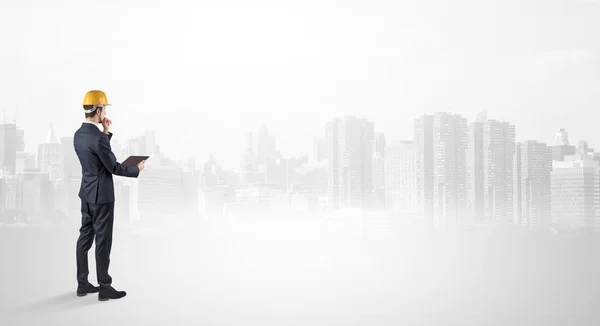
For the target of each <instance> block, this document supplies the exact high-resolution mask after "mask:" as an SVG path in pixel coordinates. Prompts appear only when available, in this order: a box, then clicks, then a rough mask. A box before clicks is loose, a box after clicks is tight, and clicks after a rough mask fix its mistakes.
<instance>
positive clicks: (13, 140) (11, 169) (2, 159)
mask: <svg viewBox="0 0 600 326" xmlns="http://www.w3.org/2000/svg"><path fill="white" fill-rule="evenodd" d="M18 147H20V141H19V140H18V137H17V125H16V124H0V170H3V169H4V170H6V171H7V172H8V173H15V168H16V166H15V165H16V159H17V148H18Z"/></svg>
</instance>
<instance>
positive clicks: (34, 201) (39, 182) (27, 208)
mask: <svg viewBox="0 0 600 326" xmlns="http://www.w3.org/2000/svg"><path fill="white" fill-rule="evenodd" d="M20 177H21V184H20V188H21V189H20V193H19V195H20V197H21V200H20V202H21V210H22V211H23V212H25V213H26V214H27V217H28V218H30V219H31V220H30V221H43V220H49V219H51V218H52V214H51V213H52V211H53V207H54V197H53V195H54V191H53V190H54V189H53V187H52V184H51V182H50V176H49V173H44V172H24V173H23V174H22V175H20Z"/></svg>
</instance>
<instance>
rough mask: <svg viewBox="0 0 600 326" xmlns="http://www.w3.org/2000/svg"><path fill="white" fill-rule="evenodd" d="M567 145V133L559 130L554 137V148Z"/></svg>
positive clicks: (562, 129) (561, 129)
mask: <svg viewBox="0 0 600 326" xmlns="http://www.w3.org/2000/svg"><path fill="white" fill-rule="evenodd" d="M568 145H570V144H569V133H568V132H567V131H566V130H565V129H564V128H560V129H559V130H558V132H557V133H556V136H555V137H554V146H568Z"/></svg>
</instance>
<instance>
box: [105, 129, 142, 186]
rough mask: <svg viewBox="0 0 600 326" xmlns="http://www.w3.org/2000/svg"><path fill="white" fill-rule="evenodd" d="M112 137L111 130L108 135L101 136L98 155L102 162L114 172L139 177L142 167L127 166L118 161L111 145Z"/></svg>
mask: <svg viewBox="0 0 600 326" xmlns="http://www.w3.org/2000/svg"><path fill="white" fill-rule="evenodd" d="M111 138H112V133H110V132H109V134H108V135H106V134H102V136H101V137H100V143H99V145H98V157H99V158H100V161H102V164H104V166H105V167H106V169H107V170H108V171H110V172H111V173H112V174H115V175H120V176H124V177H131V178H137V176H138V175H139V174H140V169H139V168H138V167H137V166H127V165H123V164H121V163H119V162H117V158H116V157H115V154H113V152H112V149H111V147H110V139H111Z"/></svg>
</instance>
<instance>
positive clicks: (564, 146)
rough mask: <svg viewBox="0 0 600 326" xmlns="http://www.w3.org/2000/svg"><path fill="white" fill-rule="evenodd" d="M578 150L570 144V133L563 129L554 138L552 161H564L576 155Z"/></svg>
mask: <svg viewBox="0 0 600 326" xmlns="http://www.w3.org/2000/svg"><path fill="white" fill-rule="evenodd" d="M576 152H577V148H575V146H572V145H571V144H569V133H568V132H567V131H566V130H565V129H563V128H561V129H559V130H558V132H557V133H556V135H555V136H554V146H552V160H553V161H563V160H564V158H565V156H567V155H575V153H576Z"/></svg>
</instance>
